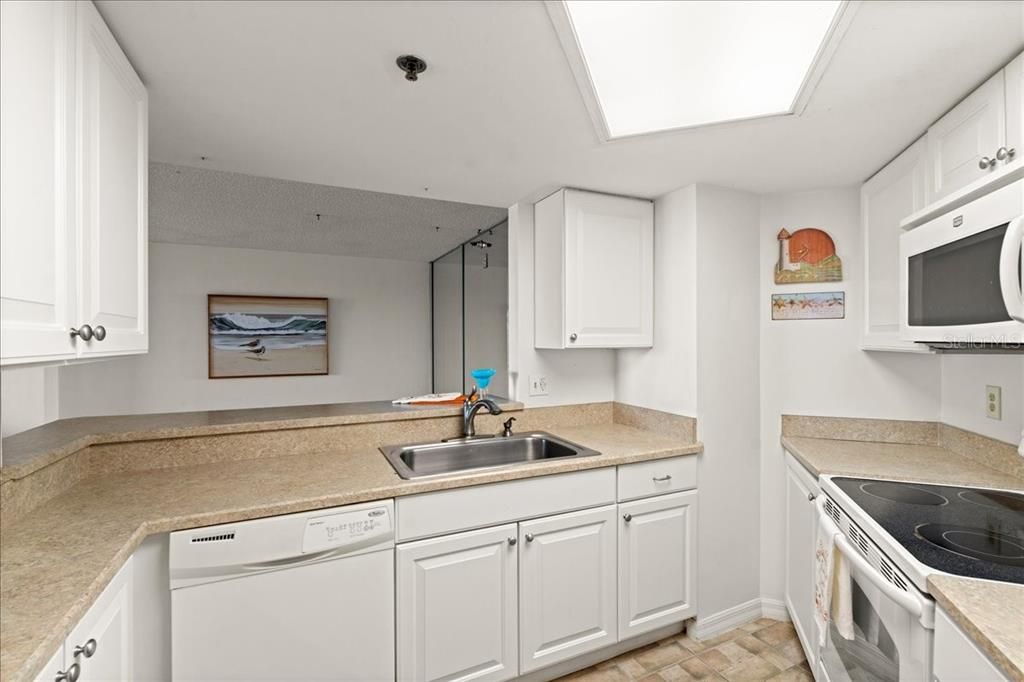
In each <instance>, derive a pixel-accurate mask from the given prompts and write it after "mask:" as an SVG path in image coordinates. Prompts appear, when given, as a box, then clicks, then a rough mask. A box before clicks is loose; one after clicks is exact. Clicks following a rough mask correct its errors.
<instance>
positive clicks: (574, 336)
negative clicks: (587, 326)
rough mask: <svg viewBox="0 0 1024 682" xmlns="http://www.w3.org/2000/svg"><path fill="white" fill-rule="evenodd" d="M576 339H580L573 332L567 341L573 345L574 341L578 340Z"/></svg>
mask: <svg viewBox="0 0 1024 682" xmlns="http://www.w3.org/2000/svg"><path fill="white" fill-rule="evenodd" d="M578 338H580V337H579V335H577V334H576V333H575V332H573V333H572V334H569V340H570V341H572V342H573V343H575V342H576V339H578Z"/></svg>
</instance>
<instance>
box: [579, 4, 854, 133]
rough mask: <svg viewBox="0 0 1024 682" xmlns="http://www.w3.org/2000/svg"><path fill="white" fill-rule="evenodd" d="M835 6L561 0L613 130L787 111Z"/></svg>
mask: <svg viewBox="0 0 1024 682" xmlns="http://www.w3.org/2000/svg"><path fill="white" fill-rule="evenodd" d="M840 5H842V2H839V1H829V2H822V1H818V0H796V1H795V2H777V1H773V0H755V1H739V0H733V1H727V2H685V1H684V2H672V1H669V2H658V1H654V0H639V1H638V0H625V1H621V0H567V1H566V2H565V7H566V11H567V12H568V15H569V19H570V21H571V22H572V26H573V29H574V32H575V35H576V41H577V43H578V45H579V48H580V50H581V52H582V56H583V60H584V62H585V64H586V68H587V71H588V72H589V76H590V80H591V82H592V83H593V86H594V90H595V91H596V92H595V95H596V96H597V100H598V103H599V106H600V108H601V111H602V113H603V115H604V120H605V123H606V124H607V127H608V132H609V134H610V135H611V137H622V136H626V135H637V134H641V133H649V132H654V131H658V130H670V129H673V128H685V127H690V126H699V125H705V124H708V123H719V122H722V121H734V120H737V119H745V118H753V117H758V116H768V115H772V114H784V113H790V112H791V111H792V110H793V105H794V102H795V101H796V98H797V96H798V94H799V93H800V88H801V85H802V84H803V83H804V80H805V78H806V77H807V74H808V72H809V70H810V69H811V67H812V66H813V63H814V59H815V56H816V55H817V54H818V50H819V48H820V47H821V45H822V42H823V41H824V39H825V37H826V36H827V35H828V32H829V28H830V26H831V25H832V21H833V19H834V17H835V16H836V11H837V10H838V9H839V7H840Z"/></svg>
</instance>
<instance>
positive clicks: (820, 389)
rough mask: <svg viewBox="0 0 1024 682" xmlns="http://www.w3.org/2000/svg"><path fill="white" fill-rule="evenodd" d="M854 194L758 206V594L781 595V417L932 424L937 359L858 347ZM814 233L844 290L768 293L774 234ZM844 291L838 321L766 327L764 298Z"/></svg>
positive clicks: (774, 288) (782, 198) (828, 286)
mask: <svg viewBox="0 0 1024 682" xmlns="http://www.w3.org/2000/svg"><path fill="white" fill-rule="evenodd" d="M859 210H860V209H859V189H858V188H857V187H849V188H839V189H823V190H815V191H809V192H799V193H792V194H782V195H771V196H765V197H763V198H762V201H761V218H760V222H761V236H760V241H761V249H760V252H761V265H760V271H761V274H760V282H761V301H760V308H759V315H760V319H761V457H762V462H761V472H762V475H761V546H762V550H763V551H762V570H761V594H762V596H764V597H768V598H773V599H781V598H782V590H783V582H782V581H783V569H784V564H783V561H784V559H783V554H782V552H781V548H782V543H783V541H784V536H783V532H784V520H785V518H784V509H783V499H784V490H785V488H784V484H785V478H784V472H783V453H782V448H781V446H780V445H779V437H780V417H781V415H782V414H784V413H788V414H811V415H827V416H844V417H875V418H881V419H921V420H934V419H937V418H938V415H939V404H940V402H939V396H940V393H941V391H940V372H939V358H938V357H936V356H929V355H913V354H907V353H866V352H864V351H861V350H860V348H859V336H860V335H859V330H860V328H861V312H862V309H863V299H862V292H863V290H864V287H863V269H862V268H863V260H862V256H861V243H862V242H861V239H860V234H859V232H860V221H859ZM783 227H785V228H786V229H788V230H789V231H790V232H792V231H793V230H796V229H800V228H802V227H818V228H821V229H823V230H825V231H826V232H828V233H829V234H830V235H831V236H832V238H833V239H834V240H835V242H836V249H837V252H838V254H839V257H840V258H841V259H842V260H843V281H842V282H835V283H824V284H805V285H775V284H774V283H773V279H772V278H773V269H774V267H775V261H776V259H777V255H778V241H777V240H776V237H775V235H776V234H777V233H778V231H779V229H780V228H783ZM800 291H845V292H846V319H843V320H790V321H772V320H771V311H770V307H769V306H770V295H771V293H773V292H775V293H781V292H800Z"/></svg>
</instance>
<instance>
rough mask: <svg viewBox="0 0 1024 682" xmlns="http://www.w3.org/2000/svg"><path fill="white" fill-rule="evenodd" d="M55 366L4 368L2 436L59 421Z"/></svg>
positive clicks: (0, 387) (1, 379)
mask: <svg viewBox="0 0 1024 682" xmlns="http://www.w3.org/2000/svg"><path fill="white" fill-rule="evenodd" d="M57 381H58V375H57V369H56V368H55V367H4V368H3V369H2V370H0V437H7V436H9V435H11V434H12V433H18V432H20V431H25V430H27V429H31V428H34V427H36V426H39V425H40V424H45V423H46V422H51V421H53V420H54V419H56V418H57V410H58V402H57V397H58V393H57Z"/></svg>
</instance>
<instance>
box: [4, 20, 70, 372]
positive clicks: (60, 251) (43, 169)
mask: <svg viewBox="0 0 1024 682" xmlns="http://www.w3.org/2000/svg"><path fill="white" fill-rule="evenodd" d="M74 17H75V13H74V5H73V4H72V3H64V2H20V1H19V2H2V3H0V197H2V200H0V291H2V298H0V319H2V325H0V329H2V333H0V348H2V351H3V364H15V363H19V362H40V361H47V360H50V361H52V360H62V359H67V358H72V357H74V355H75V345H74V342H73V341H72V338H71V336H70V335H69V333H68V332H69V326H73V325H72V320H73V319H74V314H75V300H74V296H73V294H72V291H73V289H72V283H73V282H74V275H75V273H74V271H73V270H72V268H73V267H74V259H73V258H72V253H73V250H74V241H73V240H74V230H73V220H72V217H73V215H74V213H73V211H74V192H73V175H72V173H73V162H74V156H73V154H74V147H73V144H72V132H73V127H72V126H73V120H72V112H73V109H72V106H73V104H74V102H73V98H74V71H73V69H74V37H75V34H74Z"/></svg>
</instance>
